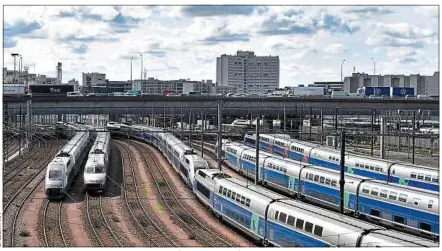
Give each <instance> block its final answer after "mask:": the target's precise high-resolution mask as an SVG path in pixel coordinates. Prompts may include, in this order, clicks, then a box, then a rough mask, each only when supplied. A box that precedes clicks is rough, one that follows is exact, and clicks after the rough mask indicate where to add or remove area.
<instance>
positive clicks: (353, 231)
mask: <svg viewBox="0 0 442 251" xmlns="http://www.w3.org/2000/svg"><path fill="white" fill-rule="evenodd" d="M195 179H196V186H197V189H196V191H195V194H196V196H197V197H198V199H199V200H200V201H202V203H204V204H205V205H206V206H208V207H209V208H210V209H211V210H212V211H213V213H214V214H215V215H217V216H218V217H219V218H221V219H222V220H223V221H225V222H227V223H228V224H230V225H232V226H234V227H235V228H237V229H239V230H240V231H242V232H243V233H245V234H247V235H248V236H250V237H251V238H253V239H255V240H257V241H259V242H261V243H262V244H263V245H264V246H269V245H271V246H277V247H399V246H403V247H428V246H438V244H437V243H434V242H432V241H429V240H425V239H422V238H419V237H415V236H411V235H409V234H404V233H400V232H396V231H393V230H389V229H386V228H383V227H379V226H377V225H374V224H371V223H367V222H363V221H361V220H358V219H354V218H350V217H348V216H343V215H339V214H337V213H335V212H332V211H328V210H324V209H322V208H319V207H316V206H312V205H308V204H305V203H302V202H299V201H296V200H293V199H290V198H288V197H284V196H281V195H280V194H278V193H274V192H272V191H270V190H267V189H265V188H262V187H259V186H255V185H253V184H249V183H247V182H246V181H242V180H239V179H236V178H231V177H230V176H228V175H226V174H224V173H222V172H220V171H219V170H216V169H208V170H198V172H197V174H196V178H195Z"/></svg>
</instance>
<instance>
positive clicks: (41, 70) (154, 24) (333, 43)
mask: <svg viewBox="0 0 442 251" xmlns="http://www.w3.org/2000/svg"><path fill="white" fill-rule="evenodd" d="M438 18H439V13H438V7H437V6H434V7H424V6H419V7H416V6H384V7H377V6H357V7H355V6H354V7H344V6H333V7H327V6H301V7H299V6H147V7H145V6H140V7H136V6H119V7H118V6H93V7H86V6H83V7H67V6H66V7H57V6H48V7H44V6H36V7H22V6H5V7H4V37H3V46H4V53H5V54H4V65H5V66H6V67H7V68H8V69H12V68H13V60H12V57H11V56H10V53H13V52H17V53H20V54H22V55H23V58H24V64H25V66H29V67H30V69H31V72H34V67H33V66H34V64H35V66H36V67H35V68H36V69H35V70H36V73H38V74H46V75H47V76H51V77H55V76H56V70H55V65H56V63H57V62H58V61H60V62H62V63H63V82H67V80H69V79H72V78H76V79H78V80H79V82H80V84H81V73H82V72H92V71H93V72H102V73H106V75H107V78H108V79H110V80H127V79H130V57H131V56H133V57H134V61H133V69H134V70H133V74H134V79H135V78H138V79H139V77H140V56H139V55H140V53H142V54H143V59H144V67H145V68H146V69H147V76H148V77H155V78H159V79H180V78H190V79H191V80H202V79H212V80H214V81H215V80H216V57H217V56H220V55H221V54H235V53H236V51H237V50H253V51H255V54H257V55H278V56H279V58H280V86H281V87H283V86H297V85H299V84H309V83H313V82H314V81H339V80H340V66H341V62H342V60H343V59H345V60H346V62H345V64H344V76H346V75H349V74H351V72H352V71H353V67H356V71H359V72H367V73H373V61H372V59H371V58H374V59H375V61H376V73H377V74H379V73H380V74H411V73H413V74H416V73H419V74H427V75H430V74H431V75H432V74H433V72H434V71H436V70H437V69H438V65H439V61H438V48H439V46H438Z"/></svg>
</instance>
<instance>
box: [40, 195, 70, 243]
mask: <svg viewBox="0 0 442 251" xmlns="http://www.w3.org/2000/svg"><path fill="white" fill-rule="evenodd" d="M62 208H63V201H59V202H53V201H50V200H48V199H47V200H46V203H45V205H44V209H43V221H42V231H43V238H44V245H45V247H67V246H68V245H67V242H66V238H65V235H64V233H63V217H62Z"/></svg>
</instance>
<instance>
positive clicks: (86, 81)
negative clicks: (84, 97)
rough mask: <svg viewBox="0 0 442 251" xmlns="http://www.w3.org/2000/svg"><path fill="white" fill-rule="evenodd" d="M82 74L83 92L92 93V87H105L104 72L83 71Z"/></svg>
mask: <svg viewBox="0 0 442 251" xmlns="http://www.w3.org/2000/svg"><path fill="white" fill-rule="evenodd" d="M82 76H83V82H82V85H83V92H85V93H88V92H89V93H92V92H93V89H97V88H105V87H106V74H105V73H98V72H92V73H84V72H83V74H82Z"/></svg>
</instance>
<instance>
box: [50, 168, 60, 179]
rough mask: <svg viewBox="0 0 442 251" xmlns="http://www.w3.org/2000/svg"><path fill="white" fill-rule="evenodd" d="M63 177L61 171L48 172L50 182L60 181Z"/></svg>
mask: <svg viewBox="0 0 442 251" xmlns="http://www.w3.org/2000/svg"><path fill="white" fill-rule="evenodd" d="M62 176H63V171H62V170H50V171H49V179H51V180H61V178H62Z"/></svg>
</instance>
